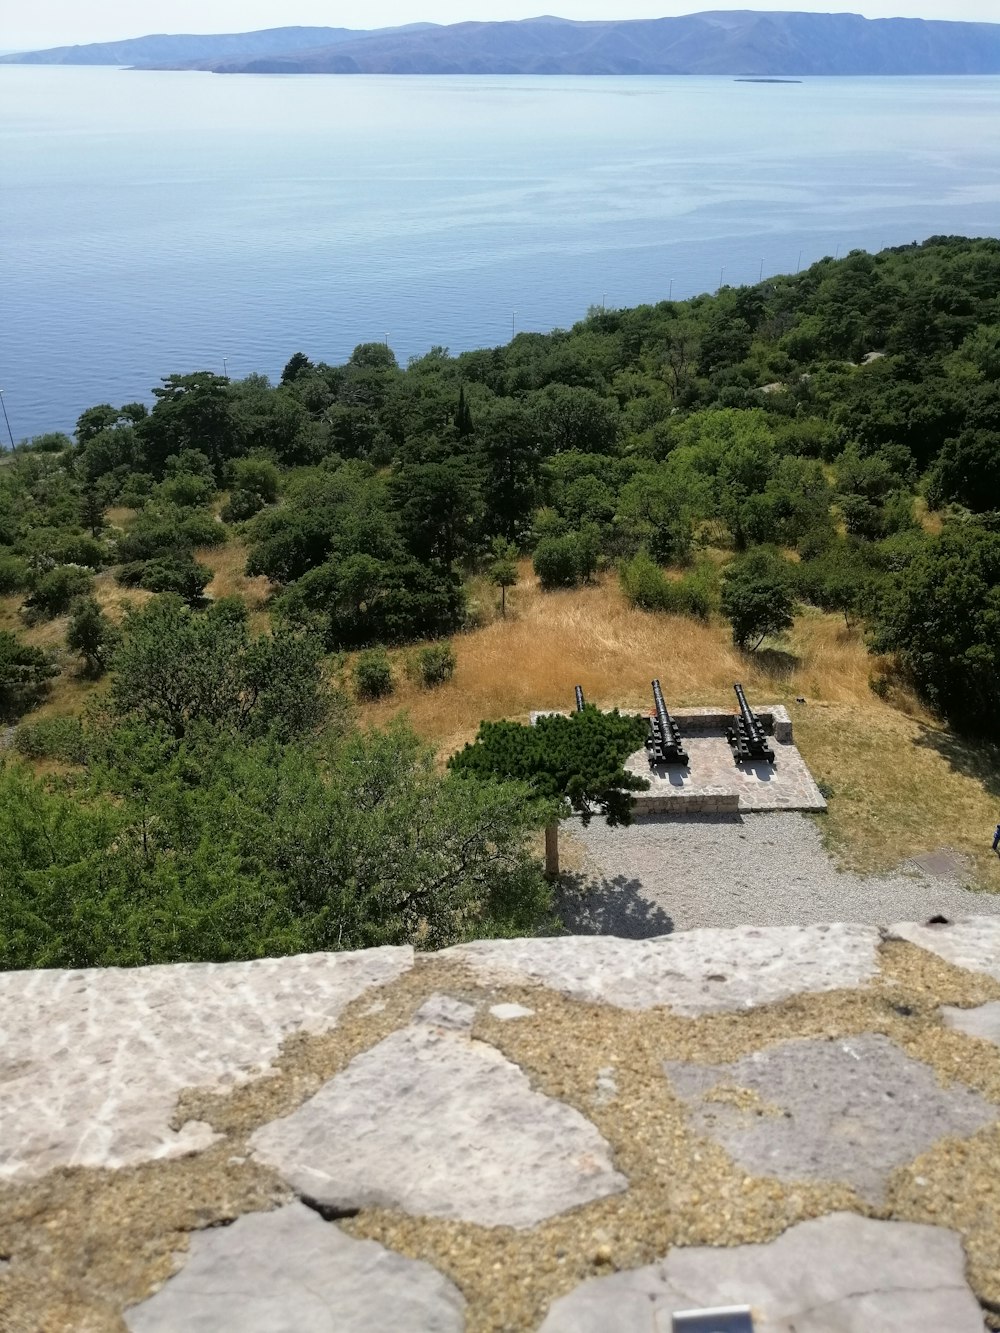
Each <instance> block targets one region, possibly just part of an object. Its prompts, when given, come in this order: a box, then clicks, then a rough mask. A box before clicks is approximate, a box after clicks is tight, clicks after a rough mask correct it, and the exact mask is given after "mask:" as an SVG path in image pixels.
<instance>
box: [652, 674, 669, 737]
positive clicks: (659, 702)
mask: <svg viewBox="0 0 1000 1333" xmlns="http://www.w3.org/2000/svg"><path fill="white" fill-rule="evenodd" d="M653 703H654V704H655V705H656V720H657V721H658V722H659V724H660V731H661V732H662V734H663V739H664V740H665V741H668V740H670V737H671V732H672V728H671V726H670V714H669V713H668V712H667V705H666V704H665V703H664V702H663V691H662V690H661V689H660V682H659V681H658V680H654V681H653Z"/></svg>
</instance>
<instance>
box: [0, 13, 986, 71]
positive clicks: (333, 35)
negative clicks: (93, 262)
mask: <svg viewBox="0 0 1000 1333" xmlns="http://www.w3.org/2000/svg"><path fill="white" fill-rule="evenodd" d="M608 8H609V10H613V8H614V7H613V6H612V5H609V6H608ZM0 59H2V60H5V61H8V62H11V63H19V64H95V65H101V64H105V65H121V64H129V65H135V66H139V67H142V68H172V69H178V68H181V69H183V68H199V69H210V70H214V71H215V72H216V73H223V74H500V75H504V74H549V75H551V74H562V75H579V74H640V75H657V74H661V75H662V74H668V75H669V74H701V75H706V74H708V75H711V74H715V75H719V74H723V75H724V74H729V75H751V76H757V77H760V76H775V75H778V76H781V75H793V76H803V75H814V76H816V75H840V74H849V75H858V74H881V75H884V74H911V75H912V74H993V73H996V72H997V70H998V69H1000V25H997V24H995V23H954V22H944V21H940V20H928V19H906V18H887V19H866V18H863V17H862V16H861V15H860V14H802V13H795V12H791V13H782V12H780V11H778V12H774V11H755V10H747V9H741V10H713V11H709V12H705V13H697V14H685V15H681V16H678V17H673V18H660V19H616V18H614V17H611V18H609V19H607V20H596V21H590V22H580V21H577V20H573V19H561V18H554V17H552V16H551V15H546V16H543V17H540V18H529V19H521V20H518V21H501V22H483V23H480V22H472V23H449V24H442V25H438V24H430V23H415V24H410V25H408V26H406V27H403V28H382V29H376V30H374V31H371V32H363V31H358V30H355V31H351V30H349V29H345V28H328V29H322V28H275V29H272V30H271V31H269V32H268V31H265V32H254V33H241V34H227V35H223V36H217V37H211V36H200V37H193V36H150V37H139V38H133V39H131V40H128V41H123V42H101V43H95V44H93V45H90V46H76V47H57V48H55V49H53V50H50V51H29V52H22V53H20V54H18V55H13V56H6V57H2V58H0Z"/></svg>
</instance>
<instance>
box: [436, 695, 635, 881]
mask: <svg viewBox="0 0 1000 1333" xmlns="http://www.w3.org/2000/svg"><path fill="white" fill-rule="evenodd" d="M645 735H646V723H645V721H644V720H643V719H642V718H638V717H629V716H623V715H622V714H620V713H619V712H618V711H617V710H616V711H615V712H613V713H601V712H598V710H597V709H596V708H594V707H593V706H592V705H588V706H587V707H586V708H584V710H583V712H582V713H571V714H569V715H568V716H564V715H562V714H558V713H553V714H548V715H543V716H542V717H539V718H538V719H537V721H536V722H535V724H534V726H525V725H524V724H523V723H520V722H483V723H482V724H481V726H480V728H479V734H478V735H477V737H476V739H475V741H474V742H473V743H471V744H469V745H466V746H465V748H464V749H463V750H461V751H459V753H458V754H456V755H453V756H452V757H451V759H450V760H449V761H448V767H449V768H450V769H451V770H452V772H454V773H458V774H461V775H464V776H470V777H475V778H478V779H480V780H481V779H483V778H493V779H499V780H501V781H517V782H523V783H527V784H528V785H529V787H530V789H531V791H532V792H533V793H534V795H535V796H536V798H537V799H538V801H539V802H540V803H541V806H542V808H543V809H544V810H545V811H546V812H547V815H548V817H547V819H546V845H545V850H546V871H547V873H548V874H550V875H557V874H558V873H559V842H558V821H559V820H560V819H565V818H567V817H568V816H569V815H570V814H571V813H573V812H576V813H577V814H578V815H579V816H580V818H581V819H582V821H583V823H584V824H587V823H589V822H590V820H591V819H592V818H593V816H594V815H595V814H598V815H603V816H604V818H605V819H606V821H607V823H608V824H609V825H611V826H614V825H616V824H629V823H631V820H632V801H633V797H632V793H633V792H637V791H646V790H647V789H648V787H649V783H648V782H647V781H646V779H645V778H640V777H638V776H637V775H636V774H634V773H631V772H629V771H628V770H627V769H626V768H625V767H624V765H625V760H626V759H627V758H628V756H629V755H630V754H632V753H633V752H634V751H635V750H637V749H639V748H641V746H642V745H643V743H644V740H645Z"/></svg>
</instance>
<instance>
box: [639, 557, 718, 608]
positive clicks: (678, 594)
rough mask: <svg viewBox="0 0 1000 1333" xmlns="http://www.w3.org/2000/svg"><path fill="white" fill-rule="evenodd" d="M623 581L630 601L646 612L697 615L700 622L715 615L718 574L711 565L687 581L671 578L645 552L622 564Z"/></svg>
mask: <svg viewBox="0 0 1000 1333" xmlns="http://www.w3.org/2000/svg"><path fill="white" fill-rule="evenodd" d="M619 578H620V579H621V585H622V592H623V593H624V595H625V598H626V600H627V601H628V602H630V603H631V604H632V606H638V607H640V608H641V609H642V610H643V611H662V612H664V613H666V614H668V615H674V616H695V617H697V619H699V620H707V619H708V617H709V615H710V614H711V611H712V604H713V600H714V571H713V570H712V569H711V567H710V566H708V565H704V566H700V567H699V568H698V569H696V570H695V571H694V572H693V573H690V574H685V575H684V576H683V578H679V579H671V578H668V577H667V575H666V574H664V572H663V570H662V569H660V567H659V565H657V564H655V562H654V561H653V560H651V559H650V557H649V556H648V555H647V554H646V552H645V551H640V552H639V553H638V554H637V555H636V556H634V557H633V558H632V559H631V560H626V561H624V562H623V563H622V565H621V566H620V568H619Z"/></svg>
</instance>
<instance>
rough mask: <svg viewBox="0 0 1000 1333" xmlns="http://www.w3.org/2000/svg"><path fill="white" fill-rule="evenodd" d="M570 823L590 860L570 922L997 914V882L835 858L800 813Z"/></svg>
mask: <svg viewBox="0 0 1000 1333" xmlns="http://www.w3.org/2000/svg"><path fill="white" fill-rule="evenodd" d="M564 828H565V830H566V833H565V837H566V838H567V840H569V841H570V842H572V843H575V844H577V846H578V847H579V848H580V849H581V851H582V853H583V860H584V865H583V870H582V871H580V872H579V873H577V874H573V875H569V876H566V877H565V882H564V887H563V888H562V890H561V891H560V894H559V908H560V912H561V915H562V918H563V921H564V922H565V924H566V926H567V928H568V929H569V930H570V931H571V932H572V933H573V934H579V935H593V934H603V935H621V936H625V937H626V938H629V939H644V938H648V937H650V936H654V935H666V934H669V933H670V932H671V931H673V930H693V929H695V928H696V927H699V926H723V927H726V926H745V925H753V926H785V925H813V924H817V923H819V922H823V921H854V922H858V923H861V924H866V925H880V924H882V925H884V924H885V923H886V922H890V921H900V920H906V921H925V920H927V919H928V918H929V917H931V916H935V915H938V914H940V915H941V916H946V917H948V918H953V917H961V916H969V915H980V916H981V915H984V914H987V913H990V914H992V913H997V914H1000V894H997V895H995V894H991V893H984V892H974V891H972V890H969V889H966V888H963V887H962V885H961V883H959V882H958V881H957V880H954V879H945V878H940V877H935V876H932V875H929V874H927V873H926V872H925V871H923V870H921V869H920V868H918V867H916V866H913V867H907V866H903V867H900V869H899V870H897V871H895V872H893V873H892V874H890V875H882V876H871V877H866V876H860V875H856V874H853V873H852V872H850V871H842V870H838V869H837V867H836V864H835V862H834V861H833V858H832V857H831V856H830V855H829V854H828V853H827V852H826V851H825V850H824V849H823V845H822V841H821V838H820V832H819V829H818V828H817V827H816V825H815V824H814V823H813V822H812V821H811V820H810V819H807V818H806V817H805V816H804V815H801V814H795V813H775V814H748V815H692V816H688V817H687V818H684V819H678V818H677V817H675V816H666V817H662V816H661V817H659V818H657V817H656V816H652V817H647V818H642V819H637V820H636V822H635V823H634V824H632V825H631V826H630V827H628V828H608V826H607V825H606V824H605V822H604V821H603V820H601V819H594V820H592V821H591V823H590V826H589V828H583V826H582V825H580V824H575V825H565V826H564Z"/></svg>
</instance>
